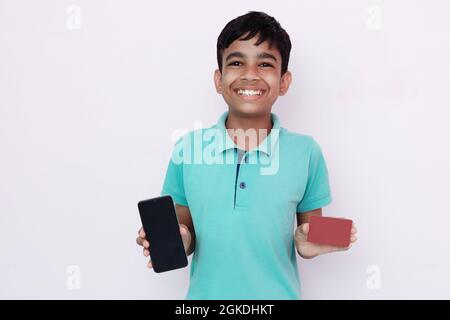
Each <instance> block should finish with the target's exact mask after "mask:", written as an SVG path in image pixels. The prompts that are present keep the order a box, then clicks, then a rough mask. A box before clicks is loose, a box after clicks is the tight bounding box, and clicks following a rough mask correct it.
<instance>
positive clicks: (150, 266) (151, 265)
mask: <svg viewBox="0 0 450 320" xmlns="http://www.w3.org/2000/svg"><path fill="white" fill-rule="evenodd" d="M147 268H149V269H151V268H153V263H152V261H151V260H150V262H149V263H148V264H147Z"/></svg>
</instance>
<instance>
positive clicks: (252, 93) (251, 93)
mask: <svg viewBox="0 0 450 320" xmlns="http://www.w3.org/2000/svg"><path fill="white" fill-rule="evenodd" d="M234 92H236V93H237V95H239V96H241V97H260V96H262V95H263V94H264V92H266V91H265V90H258V89H256V90H253V89H236V90H234Z"/></svg>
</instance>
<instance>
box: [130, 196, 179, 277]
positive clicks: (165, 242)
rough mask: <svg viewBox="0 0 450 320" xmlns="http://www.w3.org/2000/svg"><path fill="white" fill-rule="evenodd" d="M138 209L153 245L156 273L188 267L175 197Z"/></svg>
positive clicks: (147, 202)
mask: <svg viewBox="0 0 450 320" xmlns="http://www.w3.org/2000/svg"><path fill="white" fill-rule="evenodd" d="M138 209H139V214H140V216H141V221H142V227H143V228H144V231H145V236H146V238H147V240H148V242H149V243H150V247H149V250H150V257H151V260H152V264H153V269H154V270H155V272H165V271H170V270H174V269H179V268H183V267H186V266H187V265H188V260H187V257H186V252H185V251H184V246H183V240H182V239H181V234H180V227H179V224H178V217H177V214H176V211H175V204H174V202H173V200H172V197H171V196H162V197H157V198H153V199H148V200H142V201H139V203H138Z"/></svg>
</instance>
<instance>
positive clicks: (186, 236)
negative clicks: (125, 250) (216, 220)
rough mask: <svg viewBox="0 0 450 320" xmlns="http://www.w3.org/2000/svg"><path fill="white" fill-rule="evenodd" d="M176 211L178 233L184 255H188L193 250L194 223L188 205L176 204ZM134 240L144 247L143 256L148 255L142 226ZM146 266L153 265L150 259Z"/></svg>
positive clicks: (147, 243) (150, 266) (147, 246)
mask: <svg viewBox="0 0 450 320" xmlns="http://www.w3.org/2000/svg"><path fill="white" fill-rule="evenodd" d="M176 211H177V217H178V222H179V224H180V234H181V238H182V240H183V245H184V248H185V251H186V255H188V256H189V255H190V254H192V252H194V249H195V229H194V223H193V222H192V216H191V212H190V210H189V207H186V206H180V205H178V204H176ZM136 242H137V244H138V245H140V246H142V247H144V251H143V254H144V256H146V257H148V256H149V255H150V251H149V246H150V244H149V242H148V241H147V239H146V237H145V232H144V229H143V228H142V227H141V228H140V229H139V231H138V237H137V238H136ZM148 267H149V268H152V267H153V265H152V262H151V261H150V262H149V263H148Z"/></svg>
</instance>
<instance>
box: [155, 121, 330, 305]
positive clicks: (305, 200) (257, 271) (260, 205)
mask: <svg viewBox="0 0 450 320" xmlns="http://www.w3.org/2000/svg"><path fill="white" fill-rule="evenodd" d="M227 117H228V112H225V113H224V114H223V115H222V116H221V117H220V118H219V121H218V122H217V124H215V125H213V126H211V127H209V128H202V129H196V130H193V131H191V132H189V133H187V134H185V135H184V136H183V137H181V138H180V139H179V140H178V141H177V142H176V144H175V147H174V149H173V152H172V157H171V159H170V161H169V165H168V168H167V173H166V176H165V180H164V185H163V188H162V192H161V195H171V196H172V197H173V199H174V201H175V203H177V204H179V205H183V206H188V207H189V209H190V212H191V216H192V219H193V223H194V228H195V234H196V245H195V251H194V254H193V257H192V263H191V266H190V285H189V289H188V292H187V295H186V299H285V300H287V299H300V298H301V294H300V279H299V274H298V269H297V260H296V249H295V244H294V231H295V228H296V226H297V223H296V214H297V212H298V213H302V212H305V211H310V210H314V209H318V208H321V207H323V206H325V205H327V204H329V203H330V202H331V200H332V198H331V193H330V186H329V179H328V172H327V166H326V163H325V160H324V157H323V155H322V151H321V148H320V146H319V145H318V144H317V142H316V141H315V140H314V139H313V138H312V137H311V136H308V135H303V134H299V133H294V132H290V131H288V130H287V129H285V128H282V127H281V126H280V121H279V118H278V117H277V116H276V115H275V114H273V113H271V119H272V129H271V131H270V133H269V134H268V135H267V137H266V138H265V139H264V141H263V142H262V143H260V145H259V146H258V147H256V148H254V149H253V150H250V151H245V150H241V149H239V148H238V147H237V145H236V144H235V143H234V142H233V140H232V138H231V137H230V135H229V134H228V132H227V129H226V127H225V122H226V119H227Z"/></svg>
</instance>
